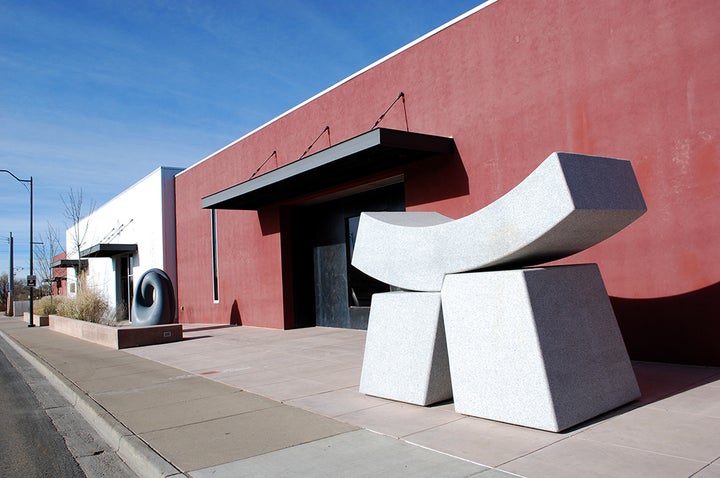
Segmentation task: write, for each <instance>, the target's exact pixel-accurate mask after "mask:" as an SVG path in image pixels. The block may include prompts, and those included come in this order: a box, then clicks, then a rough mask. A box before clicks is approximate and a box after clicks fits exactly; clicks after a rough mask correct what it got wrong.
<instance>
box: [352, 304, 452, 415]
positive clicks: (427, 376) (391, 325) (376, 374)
mask: <svg viewBox="0 0 720 478" xmlns="http://www.w3.org/2000/svg"><path fill="white" fill-rule="evenodd" d="M360 392H361V393H364V394H367V395H374V396H376V397H382V398H388V399H390V400H397V401H400V402H407V403H412V404H415V405H430V404H433V403H437V402H441V401H443V400H448V399H449V398H451V397H452V387H451V383H450V370H449V366H448V356H447V346H446V342H445V330H444V327H443V320H442V310H441V307H440V293H439V292H387V293H383V294H374V295H373V297H372V307H371V308H370V318H369V322H368V329H367V339H366V342H365V356H364V358H363V366H362V375H361V377H360Z"/></svg>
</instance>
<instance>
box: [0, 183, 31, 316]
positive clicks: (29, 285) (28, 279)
mask: <svg viewBox="0 0 720 478" xmlns="http://www.w3.org/2000/svg"><path fill="white" fill-rule="evenodd" d="M0 173H8V174H9V175H10V176H12V177H13V178H15V179H16V180H17V181H18V182H21V183H30V275H29V276H28V277H27V281H28V287H29V288H30V323H29V324H28V327H35V323H34V322H33V317H34V315H33V314H34V310H33V295H34V290H35V283H36V278H35V275H34V274H33V178H32V176H30V179H20V178H19V177H17V176H15V175H14V174H13V173H12V172H11V171H8V170H7V169H0Z"/></svg>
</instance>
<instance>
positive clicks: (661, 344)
mask: <svg viewBox="0 0 720 478" xmlns="http://www.w3.org/2000/svg"><path fill="white" fill-rule="evenodd" d="M610 301H611V303H612V306H613V309H614V311H615V316H616V317H617V321H618V325H619V326H620V331H621V333H622V336H623V339H624V340H625V346H626V347H627V350H628V354H629V355H630V358H631V359H632V360H643V361H649V362H669V363H677V364H687V365H704V366H713V367H718V366H720V347H718V343H720V282H716V283H715V284H712V285H710V286H707V287H704V288H702V289H699V290H695V291H692V292H688V293H685V294H680V295H674V296H668V297H657V298H650V299H628V298H622V297H610Z"/></svg>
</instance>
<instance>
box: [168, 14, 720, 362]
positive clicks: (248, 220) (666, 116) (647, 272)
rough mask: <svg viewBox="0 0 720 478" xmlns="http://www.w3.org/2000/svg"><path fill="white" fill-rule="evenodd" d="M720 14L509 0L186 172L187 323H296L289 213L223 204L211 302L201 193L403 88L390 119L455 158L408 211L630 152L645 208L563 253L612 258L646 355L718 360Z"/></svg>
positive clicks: (619, 306)
mask: <svg viewBox="0 0 720 478" xmlns="http://www.w3.org/2000/svg"><path fill="white" fill-rule="evenodd" d="M718 25H720V7H718V6H717V4H716V3H715V2H709V1H706V0H687V1H683V2H677V1H674V0H662V1H660V0H658V1H636V2H627V1H620V0H618V1H615V0H612V1H611V0H603V1H599V2H576V1H571V0H558V1H556V2H552V4H548V3H547V2H544V1H540V0H500V1H498V2H497V3H495V4H492V5H489V6H488V7H486V8H484V9H482V10H480V11H478V12H477V13H475V14H474V15H471V16H470V17H467V18H465V19H464V20H462V21H460V22H458V23H456V24H454V25H452V26H450V27H449V28H446V29H444V30H442V31H441V32H439V33H437V34H435V35H433V36H432V37H430V38H428V39H426V40H424V41H422V42H420V43H418V44H417V45H415V46H413V47H411V48H409V49H408V50H405V51H403V52H402V53H400V54H398V55H396V56H394V57H392V58H390V59H388V60H386V61H385V62H383V63H381V64H379V65H377V66H376V67H374V68H372V69H370V70H368V71H366V72H364V73H362V74H360V75H358V76H356V77H354V78H352V79H350V80H349V81H348V82H346V83H344V84H343V85H341V86H339V87H337V88H335V89H333V90H331V91H329V92H327V93H326V94H324V95H322V96H320V97H318V98H317V99H315V100H313V101H312V102H310V103H308V104H306V105H304V106H302V107H300V108H299V109H297V110H294V111H292V112H290V113H289V114H287V115H285V116H283V117H281V118H279V119H277V120H276V121H274V122H273V123H271V124H269V125H267V126H266V127H265V128H263V129H261V130H259V131H257V132H255V133H254V134H252V135H250V136H248V137H247V138H245V139H243V140H242V141H240V142H238V143H236V144H234V145H232V146H230V147H228V148H227V149H225V150H224V151H222V152H220V153H217V154H216V155H214V156H213V157H211V158H209V159H207V160H206V161H204V162H202V163H200V164H198V165H196V166H195V167H193V168H190V169H189V170H187V171H186V172H184V173H183V174H181V175H179V176H178V177H177V179H176V196H177V197H176V201H177V202H176V207H177V211H178V220H177V236H178V252H177V254H178V299H179V306H180V315H179V317H180V321H181V322H217V323H229V322H230V321H231V320H233V321H235V322H241V323H242V324H245V325H258V326H265V327H287V326H291V325H292V323H291V320H292V319H291V317H290V316H291V314H288V313H286V311H285V307H284V305H283V304H284V302H283V300H284V299H286V298H287V297H286V296H284V295H283V287H282V274H281V270H282V268H281V264H282V254H281V250H282V248H281V238H280V234H279V221H280V217H279V215H278V213H277V211H276V210H272V209H270V210H267V211H261V212H259V213H258V212H247V211H219V213H218V228H219V254H220V266H219V269H220V303H219V304H213V301H212V282H211V264H210V259H211V255H210V212H209V211H206V210H202V209H201V208H200V198H201V197H203V196H206V195H209V194H212V193H215V192H217V191H219V190H221V189H224V188H226V187H229V186H232V185H234V184H236V183H238V182H241V181H244V180H246V179H248V178H249V177H250V175H251V174H252V173H253V171H254V170H255V169H256V168H257V167H258V165H259V164H260V163H262V161H264V160H265V159H266V158H267V157H268V155H269V154H270V153H271V152H272V151H273V150H277V158H278V161H277V164H279V165H282V164H285V163H288V162H290V161H292V160H294V159H297V158H298V157H299V156H300V155H301V154H302V152H303V151H304V150H305V148H306V147H307V145H308V144H309V143H310V142H311V141H312V140H313V139H314V138H315V137H317V135H318V134H319V133H320V131H322V129H323V128H324V127H325V125H329V126H330V128H331V129H330V142H332V144H336V143H338V142H340V141H342V140H345V139H348V138H350V137H353V136H356V135H358V134H361V133H363V132H365V131H367V130H368V129H370V127H371V126H372V125H373V123H374V121H375V120H376V119H377V117H378V116H379V115H380V114H381V113H382V112H383V111H384V110H385V108H387V106H388V105H389V104H390V103H391V102H392V100H393V99H395V97H396V96H397V94H398V92H399V91H403V92H404V93H405V103H404V104H403V103H401V102H399V103H398V104H396V105H395V106H394V107H393V109H391V111H390V112H389V113H388V115H387V117H386V118H385V120H384V121H383V123H382V126H383V127H390V128H397V129H406V127H408V128H409V129H410V130H411V131H416V132H424V133H431V134H436V135H448V136H449V135H451V136H453V137H454V138H455V141H456V145H457V148H458V156H459V159H458V160H457V161H454V162H453V161H450V162H448V163H446V165H444V166H433V165H431V164H429V163H423V164H418V165H415V166H413V167H411V168H410V169H409V170H408V171H407V172H406V200H407V204H408V209H409V210H435V211H438V212H441V213H444V214H447V215H448V216H452V217H460V216H463V215H466V214H468V213H470V212H472V211H474V210H476V209H478V208H480V207H483V206H485V205H486V204H488V203H490V202H492V201H493V200H495V199H496V198H498V197H499V196H500V195H502V194H503V193H505V192H506V191H508V190H509V189H511V188H512V187H513V186H515V185H516V184H517V183H518V182H519V181H521V180H522V179H523V178H524V177H525V176H526V175H527V174H529V173H530V172H531V171H532V170H533V169H534V168H535V167H536V166H537V165H538V164H539V163H540V162H541V161H542V160H543V159H545V157H546V156H547V155H548V154H549V153H551V152H552V151H573V152H578V153H586V154H597V155H607V156H613V157H619V158H625V159H629V160H631V161H632V163H633V166H634V168H635V171H636V174H637V176H638V179H639V182H640V186H641V188H642V190H643V193H644V196H645V199H646V202H647V206H648V212H647V214H645V216H643V217H642V218H641V219H639V220H638V221H637V222H636V223H634V224H632V225H631V226H630V227H629V228H627V229H626V230H624V231H622V232H621V233H619V234H617V235H616V236H615V237H613V238H610V239H609V240H607V241H605V242H603V243H602V244H600V245H598V246H595V247H593V248H591V249H590V250H588V251H586V252H584V253H581V254H579V255H576V256H574V257H572V258H570V259H568V260H565V261H564V262H566V263H572V262H597V263H598V264H599V265H600V268H601V271H602V273H603V277H604V279H605V282H606V286H607V288H608V292H609V294H610V295H611V296H612V297H613V301H614V302H613V303H614V306H615V308H616V312H617V315H618V320H619V322H620V325H621V328H622V330H623V334H624V337H625V339H626V343H627V344H628V348H629V350H630V352H631V356H633V357H634V358H640V359H649V360H669V361H677V362H692V363H714V364H720V352H718V351H717V350H716V349H717V347H716V344H717V342H718V339H720V299H719V297H720V286H719V285H718V283H719V277H720V247H718V242H720V221H718V220H717V218H716V216H717V210H718V206H720V156H719V155H718V146H719V141H718V138H719V136H720V114H719V113H718V106H717V105H718V104H719V101H718V91H720V55H718V54H717V50H718V47H719V46H720V29H719V28H718V27H717V26H718ZM268 94H271V92H268ZM406 118H407V122H406ZM328 144H329V143H328V140H327V137H326V136H324V137H322V138H321V139H320V141H319V142H318V144H316V146H315V147H314V150H316V149H319V148H322V147H326V146H328ZM275 166H276V164H275V161H274V160H272V159H271V161H270V162H269V163H268V166H267V167H275ZM234 301H237V304H236V308H235V311H234V312H233V305H234ZM231 317H232V319H231Z"/></svg>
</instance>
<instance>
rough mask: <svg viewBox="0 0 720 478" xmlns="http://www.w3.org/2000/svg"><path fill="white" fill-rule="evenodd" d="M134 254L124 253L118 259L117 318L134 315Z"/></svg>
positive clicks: (128, 317) (125, 318)
mask: <svg viewBox="0 0 720 478" xmlns="http://www.w3.org/2000/svg"><path fill="white" fill-rule="evenodd" d="M132 259H133V256H130V255H123V256H120V257H118V258H117V259H116V268H117V278H118V281H117V289H118V290H117V298H118V300H117V304H116V306H115V310H116V314H117V320H128V319H130V317H132V310H131V308H132V300H133V260H132Z"/></svg>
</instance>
